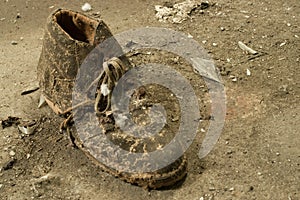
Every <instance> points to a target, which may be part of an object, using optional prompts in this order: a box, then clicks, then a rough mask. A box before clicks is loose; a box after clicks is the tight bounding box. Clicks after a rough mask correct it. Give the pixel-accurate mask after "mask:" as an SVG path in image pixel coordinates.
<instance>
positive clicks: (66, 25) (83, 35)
mask: <svg viewBox="0 0 300 200" xmlns="http://www.w3.org/2000/svg"><path fill="white" fill-rule="evenodd" d="M53 18H54V21H56V22H57V24H58V25H59V26H60V27H61V28H62V29H63V30H64V31H65V32H66V33H67V34H68V35H69V36H70V37H71V38H73V39H74V40H78V41H81V42H85V43H89V44H93V43H94V38H95V34H96V27H97V25H98V22H97V21H96V20H93V19H91V18H89V17H87V16H85V15H82V14H80V13H77V12H74V11H71V10H60V11H58V12H56V13H55V14H54V16H53Z"/></svg>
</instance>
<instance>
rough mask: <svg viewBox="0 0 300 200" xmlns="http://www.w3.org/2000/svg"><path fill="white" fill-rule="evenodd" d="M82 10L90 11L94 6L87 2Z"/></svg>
mask: <svg viewBox="0 0 300 200" xmlns="http://www.w3.org/2000/svg"><path fill="white" fill-rule="evenodd" d="M81 10H82V11H83V12H87V11H90V10H92V6H91V4H89V3H85V4H84V5H83V6H82V7H81Z"/></svg>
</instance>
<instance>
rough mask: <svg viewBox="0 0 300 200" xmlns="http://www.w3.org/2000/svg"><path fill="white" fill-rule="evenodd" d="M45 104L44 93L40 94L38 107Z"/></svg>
mask: <svg viewBox="0 0 300 200" xmlns="http://www.w3.org/2000/svg"><path fill="white" fill-rule="evenodd" d="M45 104H46V99H45V97H44V95H42V94H41V96H40V101H39V105H38V108H41V107H42V106H43V105H45Z"/></svg>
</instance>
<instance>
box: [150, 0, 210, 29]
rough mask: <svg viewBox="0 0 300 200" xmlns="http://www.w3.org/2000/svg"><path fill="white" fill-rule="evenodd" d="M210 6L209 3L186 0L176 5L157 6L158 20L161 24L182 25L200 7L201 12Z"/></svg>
mask: <svg viewBox="0 0 300 200" xmlns="http://www.w3.org/2000/svg"><path fill="white" fill-rule="evenodd" d="M209 6H210V4H209V3H208V2H202V3H199V2H198V1H195V0H185V1H183V2H181V3H176V4H174V5H166V6H161V5H155V11H156V14H155V16H156V18H157V19H158V20H159V21H160V22H167V21H169V22H171V23H177V24H179V23H182V22H183V21H184V20H186V19H187V18H190V14H191V12H192V11H193V10H194V9H196V8H197V7H200V9H201V10H204V9H206V8H208V7H209Z"/></svg>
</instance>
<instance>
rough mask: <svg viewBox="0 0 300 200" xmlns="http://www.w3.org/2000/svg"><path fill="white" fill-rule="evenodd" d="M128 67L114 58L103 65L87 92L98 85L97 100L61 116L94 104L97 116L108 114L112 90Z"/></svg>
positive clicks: (83, 103) (68, 119)
mask: <svg viewBox="0 0 300 200" xmlns="http://www.w3.org/2000/svg"><path fill="white" fill-rule="evenodd" d="M127 70H128V67H126V66H125V64H124V63H123V62H122V61H121V60H120V59H119V58H117V57H113V58H111V59H109V60H108V61H106V62H104V63H103V71H102V72H101V73H100V75H99V76H98V77H97V78H96V79H95V80H94V81H93V82H92V83H91V84H90V86H89V87H88V88H87V90H86V92H87V93H88V91H89V90H90V89H91V88H92V87H93V85H95V84H98V86H97V92H96V99H95V101H94V100H91V99H88V100H86V101H83V102H81V103H79V104H77V105H75V106H72V107H70V108H68V109H67V110H65V111H64V112H63V113H61V115H66V114H68V113H70V112H72V111H73V112H74V111H75V110H76V109H77V108H79V107H81V106H85V105H89V104H91V103H94V109H95V112H96V114H97V115H99V114H107V112H108V111H109V109H110V106H111V95H112V90H113V88H114V87H115V85H116V84H117V82H118V80H119V79H120V78H121V77H122V76H123V75H124V74H125V73H126V71H127ZM73 115H74V113H72V114H70V115H69V116H68V117H67V118H66V119H65V120H64V121H63V122H62V124H61V125H60V130H62V129H66V128H67V126H68V124H69V122H70V121H71V120H72V118H73Z"/></svg>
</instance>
